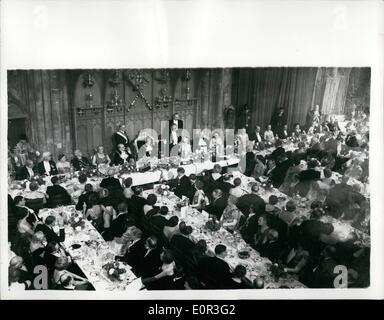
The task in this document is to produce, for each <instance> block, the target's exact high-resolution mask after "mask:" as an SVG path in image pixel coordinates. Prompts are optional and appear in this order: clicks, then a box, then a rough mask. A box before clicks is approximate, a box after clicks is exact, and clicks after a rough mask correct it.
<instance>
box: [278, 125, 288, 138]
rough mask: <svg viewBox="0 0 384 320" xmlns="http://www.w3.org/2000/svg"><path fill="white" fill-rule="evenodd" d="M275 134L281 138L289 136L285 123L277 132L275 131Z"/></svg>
mask: <svg viewBox="0 0 384 320" xmlns="http://www.w3.org/2000/svg"><path fill="white" fill-rule="evenodd" d="M277 135H278V137H279V139H281V140H286V139H288V137H289V134H288V126H287V125H286V124H285V125H284V126H283V127H282V128H281V129H280V130H279V131H278V132H277Z"/></svg>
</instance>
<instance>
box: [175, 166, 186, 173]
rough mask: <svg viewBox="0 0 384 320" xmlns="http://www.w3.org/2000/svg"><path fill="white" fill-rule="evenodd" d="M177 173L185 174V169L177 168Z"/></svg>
mask: <svg viewBox="0 0 384 320" xmlns="http://www.w3.org/2000/svg"><path fill="white" fill-rule="evenodd" d="M177 172H178V173H185V169H184V168H183V167H178V168H177Z"/></svg>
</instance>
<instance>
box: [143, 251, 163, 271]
mask: <svg viewBox="0 0 384 320" xmlns="http://www.w3.org/2000/svg"><path fill="white" fill-rule="evenodd" d="M145 254H146V252H145V253H144V257H143V259H142V261H141V267H140V270H139V275H140V276H141V277H143V278H146V277H153V276H155V275H156V274H158V273H159V268H160V266H161V264H162V262H161V259H160V250H158V249H154V250H151V251H149V253H148V254H147V255H145Z"/></svg>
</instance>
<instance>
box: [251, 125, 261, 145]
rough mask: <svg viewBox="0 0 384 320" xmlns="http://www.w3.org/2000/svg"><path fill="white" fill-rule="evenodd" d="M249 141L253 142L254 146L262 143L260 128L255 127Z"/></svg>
mask: <svg viewBox="0 0 384 320" xmlns="http://www.w3.org/2000/svg"><path fill="white" fill-rule="evenodd" d="M249 140H251V141H253V142H254V144H257V143H260V142H262V141H263V138H262V136H261V127H260V126H256V127H255V130H254V131H253V132H252V133H251V134H250V135H249Z"/></svg>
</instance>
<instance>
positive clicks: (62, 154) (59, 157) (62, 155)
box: [57, 153, 65, 160]
mask: <svg viewBox="0 0 384 320" xmlns="http://www.w3.org/2000/svg"><path fill="white" fill-rule="evenodd" d="M64 157H65V154H64V153H60V154H59V156H58V157H57V159H58V160H61V159H63V158H64Z"/></svg>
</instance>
